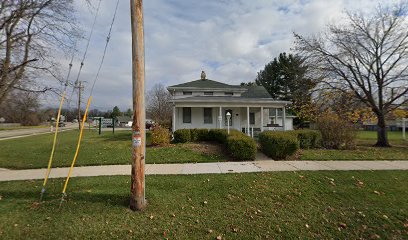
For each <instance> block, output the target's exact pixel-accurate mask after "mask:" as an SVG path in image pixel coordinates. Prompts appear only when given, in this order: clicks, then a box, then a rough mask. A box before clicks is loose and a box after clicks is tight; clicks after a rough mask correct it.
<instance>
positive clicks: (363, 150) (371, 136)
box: [300, 131, 408, 160]
mask: <svg viewBox="0 0 408 240" xmlns="http://www.w3.org/2000/svg"><path fill="white" fill-rule="evenodd" d="M388 138H389V142H390V144H391V145H392V147H391V148H376V147H373V145H374V144H375V143H376V141H377V133H376V132H372V131H360V132H358V134H357V148H356V149H355V150H326V149H310V150H302V151H301V156H300V160H408V141H407V140H403V139H402V133H401V132H388Z"/></svg>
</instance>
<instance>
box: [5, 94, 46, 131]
mask: <svg viewBox="0 0 408 240" xmlns="http://www.w3.org/2000/svg"><path fill="white" fill-rule="evenodd" d="M38 98H39V94H38V93H33V92H26V91H13V92H11V93H10V94H9V96H8V97H7V101H5V102H4V103H3V104H0V115H1V116H4V117H5V118H6V119H7V121H8V122H14V123H21V125H23V126H25V125H38V124H39V123H40V122H41V114H40V113H39V110H40V103H39V99H38Z"/></svg>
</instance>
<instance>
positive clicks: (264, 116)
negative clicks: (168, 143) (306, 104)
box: [172, 103, 294, 137]
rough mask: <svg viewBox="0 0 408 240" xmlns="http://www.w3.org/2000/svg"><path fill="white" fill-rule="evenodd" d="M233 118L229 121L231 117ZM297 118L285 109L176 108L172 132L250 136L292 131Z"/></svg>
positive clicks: (249, 106) (217, 106) (253, 107)
mask: <svg viewBox="0 0 408 240" xmlns="http://www.w3.org/2000/svg"><path fill="white" fill-rule="evenodd" d="M228 116H230V117H228ZM293 118H294V116H288V115H287V114H286V105H278V104H264V105H259V104H258V105H257V106H254V105H253V104H252V105H249V104H248V105H247V106H242V104H241V105H237V104H224V105H212V104H209V103H206V104H192V103H189V104H174V105H173V121H172V122H173V131H175V130H177V129H193V128H207V129H214V128H217V129H228V128H230V129H236V130H238V131H242V132H244V133H246V134H247V135H249V136H252V137H253V136H256V135H257V134H259V133H260V132H263V131H267V130H272V131H286V130H292V129H293Z"/></svg>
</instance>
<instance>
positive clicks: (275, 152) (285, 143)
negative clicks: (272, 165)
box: [259, 131, 299, 160]
mask: <svg viewBox="0 0 408 240" xmlns="http://www.w3.org/2000/svg"><path fill="white" fill-rule="evenodd" d="M259 143H260V144H261V150H262V152H263V153H264V154H266V155H267V156H268V157H271V158H272V159H275V160H278V159H285V158H286V157H288V156H291V155H293V154H294V153H295V152H296V151H297V150H298V149H299V143H298V140H297V138H296V136H295V134H293V133H290V132H272V131H266V132H262V133H261V134H259Z"/></svg>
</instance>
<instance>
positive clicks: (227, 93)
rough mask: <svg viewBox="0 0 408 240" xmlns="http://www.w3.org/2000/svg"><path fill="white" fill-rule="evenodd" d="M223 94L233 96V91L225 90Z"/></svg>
mask: <svg viewBox="0 0 408 240" xmlns="http://www.w3.org/2000/svg"><path fill="white" fill-rule="evenodd" d="M225 95H226V96H233V95H234V93H233V92H225Z"/></svg>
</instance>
